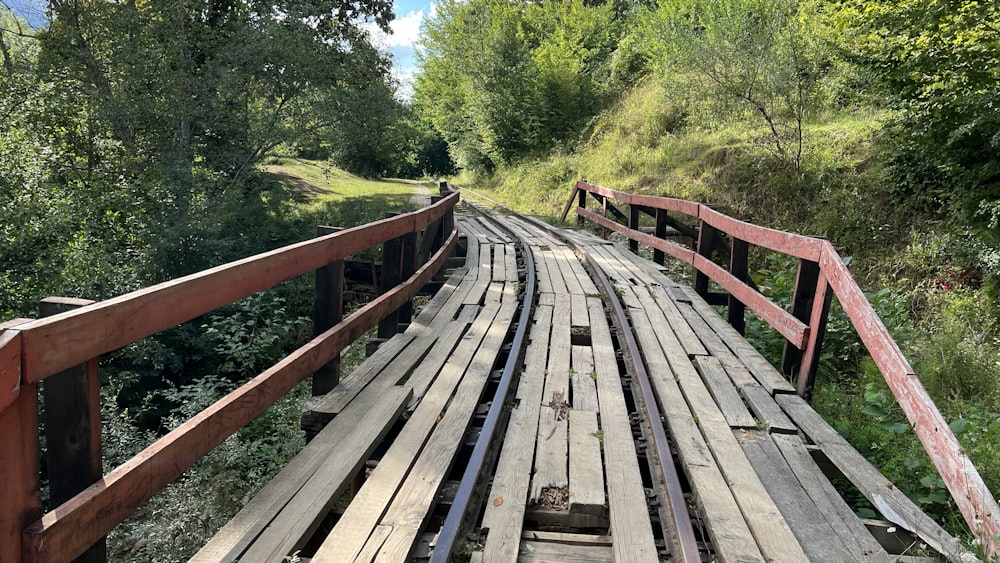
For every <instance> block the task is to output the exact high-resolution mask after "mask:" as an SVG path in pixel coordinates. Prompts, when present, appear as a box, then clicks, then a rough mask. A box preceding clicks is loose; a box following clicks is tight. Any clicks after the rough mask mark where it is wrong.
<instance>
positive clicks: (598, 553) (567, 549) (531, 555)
mask: <svg viewBox="0 0 1000 563" xmlns="http://www.w3.org/2000/svg"><path fill="white" fill-rule="evenodd" d="M614 560H615V559H614V550H613V549H612V547H611V546H605V545H580V544H574V543H556V542H541V541H534V540H530V539H525V540H523V548H522V549H521V555H520V556H519V557H518V558H517V561H518V562H519V563H534V562H536V561H537V562H539V563H542V562H546V563H550V562H552V561H565V562H567V563H611V562H612V561H614Z"/></svg>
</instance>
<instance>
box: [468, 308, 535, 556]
mask: <svg viewBox="0 0 1000 563" xmlns="http://www.w3.org/2000/svg"><path fill="white" fill-rule="evenodd" d="M551 326H552V308H551V307H547V306H544V305H542V306H539V307H537V308H536V309H535V324H534V325H533V326H532V327H531V344H529V346H528V349H527V351H526V352H525V358H524V370H523V371H522V373H521V378H520V381H519V383H518V387H517V401H515V405H514V408H513V410H512V411H511V414H510V421H509V423H508V427H507V434H506V437H505V438H504V441H503V448H502V450H501V452H500V459H499V461H498V463H497V470H496V473H495V474H494V476H493V484H492V487H491V488H490V494H489V496H488V497H487V503H486V511H485V514H484V515H483V527H484V528H489V529H490V530H491V531H492V533H491V534H490V535H488V536H487V538H486V544H485V546H484V548H483V552H482V555H483V561H487V562H490V563H493V562H502V561H512V560H513V559H514V558H515V557H516V556H517V552H518V548H519V546H520V542H519V541H518V538H519V536H520V533H521V527H522V526H523V524H524V511H525V508H526V507H527V498H528V485H529V482H530V476H531V462H532V459H533V457H534V453H535V437H536V435H537V429H538V414H539V411H540V409H541V402H542V390H543V386H544V383H545V363H546V362H545V360H546V357H547V355H548V347H549V344H548V336H549V329H550V328H551Z"/></svg>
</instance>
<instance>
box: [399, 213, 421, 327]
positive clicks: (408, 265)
mask: <svg viewBox="0 0 1000 563" xmlns="http://www.w3.org/2000/svg"><path fill="white" fill-rule="evenodd" d="M402 244H403V248H402V260H403V263H402V265H401V271H402V275H401V276H400V277H401V278H402V279H404V280H405V279H409V277H410V276H412V275H413V272H415V271H417V233H408V234H405V235H403V240H402ZM411 320H413V300H412V299H411V300H409V301H407V302H406V303H403V306H402V307H400V308H399V311H398V320H397V322H398V323H399V324H400V326H401V327H402V326H404V325H409V324H410V321H411Z"/></svg>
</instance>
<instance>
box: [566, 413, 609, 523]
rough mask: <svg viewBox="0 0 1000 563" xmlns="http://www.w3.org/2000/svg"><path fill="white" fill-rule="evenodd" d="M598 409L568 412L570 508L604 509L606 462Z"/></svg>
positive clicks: (600, 511)
mask: <svg viewBox="0 0 1000 563" xmlns="http://www.w3.org/2000/svg"><path fill="white" fill-rule="evenodd" d="M602 439H603V437H602V435H601V434H599V433H598V427H597V413H596V412H592V411H577V410H571V411H570V413H569V511H570V512H572V513H579V514H594V515H597V516H600V515H603V514H604V512H605V506H604V503H605V500H606V499H605V495H604V465H603V464H602V463H601V441H602Z"/></svg>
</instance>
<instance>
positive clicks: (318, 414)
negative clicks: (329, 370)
mask: <svg viewBox="0 0 1000 563" xmlns="http://www.w3.org/2000/svg"><path fill="white" fill-rule="evenodd" d="M427 338H433V337H431V336H429V335H428V336H427ZM414 340H416V331H407V332H405V333H403V334H397V335H396V336H394V337H392V338H390V339H389V340H388V341H386V342H384V343H383V344H382V345H381V346H379V347H378V350H376V351H375V353H374V354H372V355H371V356H369V357H368V358H367V359H366V360H365V361H364V363H362V364H361V365H360V366H358V367H357V368H355V369H354V371H352V372H351V373H350V374H349V375H348V376H347V378H345V379H344V380H343V381H341V382H340V385H338V386H336V387H334V388H333V390H331V391H330V392H329V393H327V394H325V395H324V396H323V397H322V398H320V399H318V400H317V401H314V402H313V403H312V404H311V405H310V408H309V412H310V414H309V415H308V418H309V420H310V421H311V422H313V423H316V424H324V423H325V422H327V421H329V420H330V419H331V418H333V417H334V416H335V415H336V414H337V413H339V412H340V411H342V410H344V408H345V407H346V406H347V405H348V404H349V403H350V402H351V401H352V400H353V399H354V398H355V397H356V396H357V395H358V393H360V392H361V391H363V390H364V389H365V387H367V386H368V385H369V384H370V383H371V382H372V380H374V379H375V378H376V377H377V376H378V375H379V374H380V373H382V371H383V370H384V369H385V368H386V367H387V366H388V365H389V363H390V362H392V360H394V359H395V358H396V356H398V355H399V354H400V353H401V352H403V351H404V350H407V349H409V347H410V344H412V343H413V341H414ZM431 343H433V341H432V342H431ZM429 347H430V344H428V348H429Z"/></svg>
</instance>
